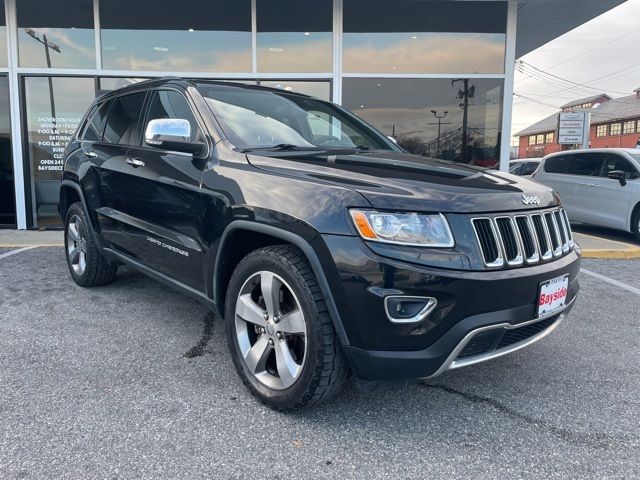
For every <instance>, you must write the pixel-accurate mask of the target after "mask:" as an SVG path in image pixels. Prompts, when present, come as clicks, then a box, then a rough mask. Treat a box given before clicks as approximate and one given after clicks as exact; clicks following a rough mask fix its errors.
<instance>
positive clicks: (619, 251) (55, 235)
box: [0, 230, 640, 258]
mask: <svg viewBox="0 0 640 480" xmlns="http://www.w3.org/2000/svg"><path fill="white" fill-rule="evenodd" d="M574 238H575V240H576V242H577V243H578V245H580V246H581V247H582V254H583V255H584V257H585V258H640V246H638V245H633V244H631V243H626V242H619V241H616V240H609V239H606V238H602V237H596V236H594V235H588V234H585V233H578V232H574ZM63 243H64V233H63V232H62V231H61V230H46V231H36V230H0V248H10V247H16V248H18V247H30V246H39V247H61V246H62V245H63Z"/></svg>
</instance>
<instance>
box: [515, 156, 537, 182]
mask: <svg viewBox="0 0 640 480" xmlns="http://www.w3.org/2000/svg"><path fill="white" fill-rule="evenodd" d="M541 160H542V158H521V159H518V160H511V161H510V162H509V173H513V174H514V175H518V176H519V177H523V178H531V176H532V175H533V173H534V172H535V171H536V169H537V168H538V165H540V161H541Z"/></svg>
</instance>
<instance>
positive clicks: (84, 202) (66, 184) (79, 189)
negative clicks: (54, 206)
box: [60, 180, 95, 231]
mask: <svg viewBox="0 0 640 480" xmlns="http://www.w3.org/2000/svg"><path fill="white" fill-rule="evenodd" d="M63 187H71V188H73V189H74V190H75V191H76V193H77V194H78V196H79V197H80V201H81V202H82V205H83V206H84V209H85V211H86V212H87V214H88V215H89V217H90V219H91V223H92V225H91V227H92V228H93V230H94V231H95V225H93V223H94V222H93V218H91V212H90V211H89V207H88V205H87V200H86V198H85V195H84V191H83V190H82V187H81V186H80V185H78V184H77V183H76V182H72V181H71V180H62V182H61V183H60V197H62V188H63ZM60 205H62V198H60ZM67 207H68V205H67ZM65 213H66V212H65ZM60 215H63V212H62V211H60ZM63 221H64V218H63Z"/></svg>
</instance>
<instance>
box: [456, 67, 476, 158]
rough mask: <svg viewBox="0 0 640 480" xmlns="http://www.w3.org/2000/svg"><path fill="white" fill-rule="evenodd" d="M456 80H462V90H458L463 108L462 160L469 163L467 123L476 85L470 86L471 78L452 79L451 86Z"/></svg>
mask: <svg viewBox="0 0 640 480" xmlns="http://www.w3.org/2000/svg"><path fill="white" fill-rule="evenodd" d="M456 82H462V85H463V87H462V90H458V99H460V100H462V103H460V105H459V106H460V108H462V162H463V163H467V124H468V110H469V99H470V98H473V97H474V95H475V92H476V87H474V86H473V85H471V87H470V86H469V79H468V78H463V79H460V78H459V79H456V80H451V86H453V85H454V84H455V83H456Z"/></svg>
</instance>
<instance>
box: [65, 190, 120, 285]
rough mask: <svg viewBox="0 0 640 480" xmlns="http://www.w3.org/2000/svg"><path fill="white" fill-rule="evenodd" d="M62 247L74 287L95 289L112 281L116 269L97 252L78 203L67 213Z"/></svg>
mask: <svg viewBox="0 0 640 480" xmlns="http://www.w3.org/2000/svg"><path fill="white" fill-rule="evenodd" d="M64 245H65V253H66V256H67V265H68V266H69V272H70V273H71V278H73V281H74V282H76V283H77V284H78V285H80V286H81V287H96V286H98V285H105V284H107V283H109V282H111V281H113V279H114V278H115V276H116V271H117V270H118V267H117V265H112V264H111V263H109V261H108V260H107V259H106V258H105V257H104V256H103V255H102V252H100V250H99V248H98V245H97V244H96V241H95V238H94V235H93V231H92V230H91V225H90V224H89V219H88V216H87V213H86V211H85V210H84V206H83V205H82V203H80V202H76V203H74V204H73V205H71V206H70V207H69V210H68V211H67V216H66V219H65V229H64Z"/></svg>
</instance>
